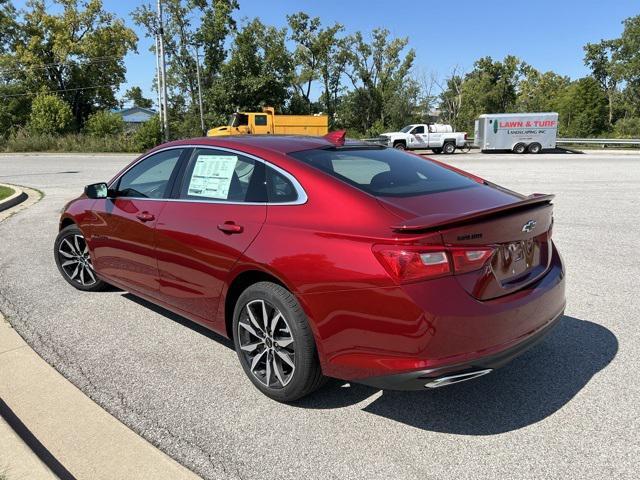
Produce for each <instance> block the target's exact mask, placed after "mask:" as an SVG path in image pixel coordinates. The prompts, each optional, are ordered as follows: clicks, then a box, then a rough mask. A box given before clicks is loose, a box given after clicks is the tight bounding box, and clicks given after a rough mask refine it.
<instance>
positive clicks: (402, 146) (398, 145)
mask: <svg viewBox="0 0 640 480" xmlns="http://www.w3.org/2000/svg"><path fill="white" fill-rule="evenodd" d="M393 148H396V149H398V150H406V149H407V146H406V145H405V143H404V142H396V143H394V144H393Z"/></svg>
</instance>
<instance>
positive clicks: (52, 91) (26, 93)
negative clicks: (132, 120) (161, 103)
mask: <svg viewBox="0 0 640 480" xmlns="http://www.w3.org/2000/svg"><path fill="white" fill-rule="evenodd" d="M119 85H120V84H117V83H115V84H112V85H93V86H91V87H77V88H60V89H58V90H45V92H46V93H57V92H76V91H79V90H91V89H93V88H106V87H118V86H119ZM38 93H40V91H37V92H25V93H13V94H11V95H0V98H12V97H25V96H29V95H37V94H38Z"/></svg>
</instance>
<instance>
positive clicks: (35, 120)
mask: <svg viewBox="0 0 640 480" xmlns="http://www.w3.org/2000/svg"><path fill="white" fill-rule="evenodd" d="M72 117H73V115H72V113H71V107H69V104H67V103H66V102H65V101H64V100H62V99H61V98H60V97H58V96H57V95H54V94H52V93H47V92H43V93H39V94H38V95H37V96H36V97H35V98H34V99H33V103H32V104H31V113H30V114H29V123H28V127H29V130H30V131H31V132H32V133H34V134H45V135H46V134H49V135H54V134H59V133H63V132H64V131H65V130H66V129H67V128H68V127H69V124H70V123H71V119H72Z"/></svg>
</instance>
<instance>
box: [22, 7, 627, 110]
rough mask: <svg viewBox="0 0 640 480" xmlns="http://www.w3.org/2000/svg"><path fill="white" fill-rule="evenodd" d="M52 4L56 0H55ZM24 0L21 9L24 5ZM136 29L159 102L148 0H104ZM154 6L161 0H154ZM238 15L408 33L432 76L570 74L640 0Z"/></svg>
mask: <svg viewBox="0 0 640 480" xmlns="http://www.w3.org/2000/svg"><path fill="white" fill-rule="evenodd" d="M49 2H51V0H49ZM24 3H25V1H24V0H17V1H15V2H14V4H15V5H16V6H17V7H19V8H20V7H22V6H23V5H24ZM103 3H104V6H105V8H106V9H107V10H109V11H111V12H114V13H116V14H117V15H118V16H120V17H121V18H123V19H124V21H125V23H126V24H127V25H128V26H130V27H131V28H133V29H134V30H135V31H136V33H137V34H138V37H139V39H140V41H139V45H138V53H137V54H130V55H128V56H127V57H126V59H125V63H126V66H127V82H126V84H124V85H122V87H121V92H124V91H125V90H126V89H127V88H129V87H130V86H134V85H137V86H140V87H141V88H142V89H143V91H144V92H145V94H146V96H148V97H150V98H154V99H155V95H156V94H155V93H154V91H153V79H154V75H155V57H154V56H153V54H152V53H151V52H149V46H150V45H151V43H152V40H151V39H147V38H145V37H144V32H143V31H142V30H141V29H139V28H138V27H137V26H136V25H135V24H134V23H133V21H132V20H131V17H130V15H129V14H130V12H131V11H132V10H134V9H135V8H136V6H138V5H140V4H142V3H149V0H147V1H144V0H126V1H124V0H103ZM152 3H153V4H154V5H155V1H152ZM239 3H240V10H239V11H237V12H236V14H235V17H236V19H237V20H238V21H239V22H241V21H242V19H250V18H253V17H259V18H260V19H261V20H262V21H263V22H264V23H266V24H269V25H275V26H284V25H285V24H286V16H287V15H288V14H291V13H294V12H297V11H300V10H302V11H305V12H307V13H308V14H309V15H311V16H318V17H320V18H321V20H322V23H323V24H324V25H330V24H333V23H334V22H340V23H342V24H343V25H344V26H345V28H346V32H347V33H352V32H355V31H358V30H360V31H362V32H363V33H365V32H370V31H371V30H372V29H373V28H376V27H385V28H387V29H388V30H389V31H390V32H391V34H392V35H393V36H396V37H409V45H410V46H411V47H413V48H414V49H415V50H416V60H415V68H416V70H417V71H418V72H424V73H425V74H427V75H430V74H431V73H435V74H437V75H439V76H440V77H444V76H445V75H447V74H448V73H449V72H450V71H451V69H452V68H454V67H456V66H458V67H459V68H461V69H462V70H463V71H469V70H471V68H472V66H473V62H474V61H475V60H477V59H478V58H480V57H483V56H487V55H490V56H491V57H493V58H494V59H502V58H503V57H504V56H505V55H509V54H511V55H516V56H517V57H519V58H520V59H522V60H524V61H525V62H527V63H529V64H530V65H532V66H534V67H535V68H537V69H539V70H542V71H546V70H553V71H555V72H556V73H559V74H562V75H568V76H569V77H571V78H579V77H582V76H584V75H586V74H588V70H587V69H586V68H585V66H584V64H583V62H582V58H583V50H582V47H583V46H584V45H585V44H586V43H588V42H597V41H599V40H601V39H603V38H615V37H617V36H619V35H620V33H621V32H622V21H623V20H624V19H625V18H627V17H631V16H635V15H639V14H640V2H639V1H638V0H598V1H595V0H535V1H529V2H525V1H514V0H511V1H508V0H488V1H487V0H485V1H484V2H480V1H477V0H475V1H471V0H459V1H455V2H454V1H443V0H440V1H430V0H422V1H415V0H414V1H411V2H402V1H401V2H398V3H395V2H394V3H392V2H388V1H384V2H383V1H379V0H369V1H365V0H320V1H318V0H316V1H311V0H307V1H305V0H297V1H296V0H239Z"/></svg>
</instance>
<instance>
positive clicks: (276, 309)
mask: <svg viewBox="0 0 640 480" xmlns="http://www.w3.org/2000/svg"><path fill="white" fill-rule="evenodd" d="M233 340H234V344H235V348H236V352H237V354H238V358H239V360H240V364H241V365H242V369H243V370H244V372H245V374H246V375H247V376H248V377H249V380H251V382H252V383H253V384H254V385H255V386H256V388H258V389H259V390H260V391H261V392H262V393H264V394H265V395H267V396H268V397H270V398H272V399H274V400H277V401H279V402H292V401H294V400H297V399H299V398H301V397H304V396H305V395H308V394H309V393H311V392H313V391H314V390H316V389H317V388H319V387H320V386H321V385H322V383H323V382H324V380H325V377H324V376H323V375H322V371H321V369H320V363H319V361H318V354H317V350H316V344H315V340H314V338H313V333H312V332H311V328H310V327H309V323H308V321H307V317H306V315H305V314H304V311H303V310H302V308H301V307H300V304H299V303H298V301H297V299H296V298H295V296H293V295H292V294H291V292H289V291H288V290H287V289H285V288H284V287H282V286H280V285H277V284H275V283H271V282H259V283H256V284H254V285H251V286H250V287H248V288H247V289H246V290H245V291H244V292H242V294H241V295H240V298H239V299H238V301H237V302H236V306H235V309H234V313H233Z"/></svg>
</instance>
